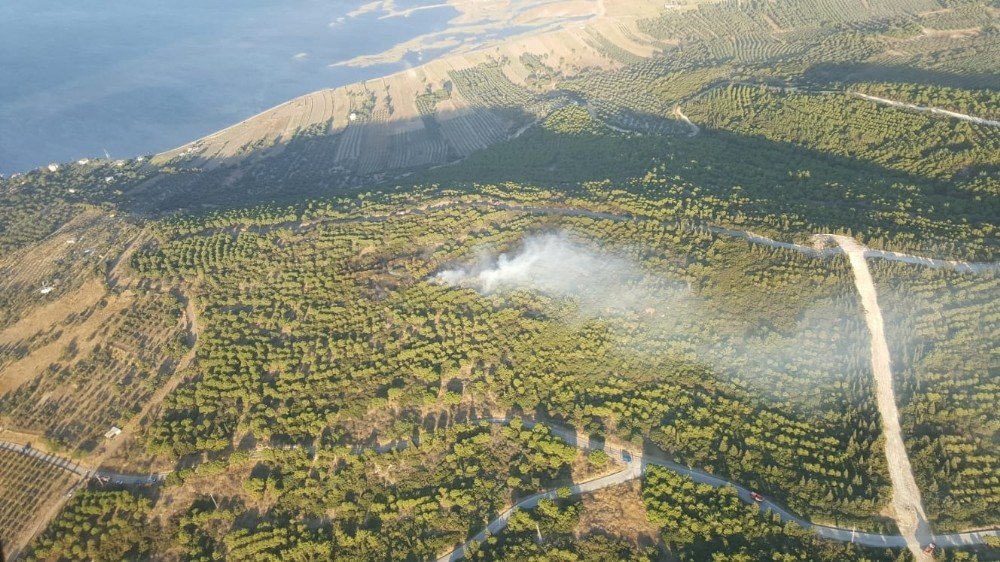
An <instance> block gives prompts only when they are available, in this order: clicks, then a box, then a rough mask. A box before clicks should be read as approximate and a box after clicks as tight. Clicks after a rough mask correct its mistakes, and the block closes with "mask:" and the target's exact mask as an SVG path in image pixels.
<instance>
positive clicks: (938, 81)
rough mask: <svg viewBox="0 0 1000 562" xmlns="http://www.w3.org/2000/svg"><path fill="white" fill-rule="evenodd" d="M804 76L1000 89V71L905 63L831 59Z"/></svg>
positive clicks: (820, 80) (809, 79) (819, 79)
mask: <svg viewBox="0 0 1000 562" xmlns="http://www.w3.org/2000/svg"><path fill="white" fill-rule="evenodd" d="M803 78H804V79H805V80H806V81H807V82H815V83H820V84H826V83H830V82H839V83H845V84H854V83H858V82H895V83H901V84H922V85H930V86H947V87H952V88H970V89H977V88H987V89H993V90H995V89H997V84H1000V74H997V73H991V72H966V73H961V74H959V73H956V72H948V71H944V70H932V69H926V68H915V67H912V66H904V65H891V64H876V63H870V62H828V63H820V64H815V65H813V66H811V67H809V68H808V69H807V70H806V71H805V72H804V73H803Z"/></svg>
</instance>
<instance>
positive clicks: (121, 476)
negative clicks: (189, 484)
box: [0, 441, 170, 486]
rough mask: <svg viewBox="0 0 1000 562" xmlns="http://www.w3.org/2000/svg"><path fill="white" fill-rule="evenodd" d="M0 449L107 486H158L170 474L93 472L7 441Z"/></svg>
mask: <svg viewBox="0 0 1000 562" xmlns="http://www.w3.org/2000/svg"><path fill="white" fill-rule="evenodd" d="M0 449H6V450H8V451H13V452H15V453H20V454H22V455H27V456H29V457H32V458H35V459H38V460H40V461H44V462H47V463H49V464H51V465H53V466H55V467H57V468H61V469H63V470H66V471H68V472H72V473H73V474H76V475H78V476H80V477H81V478H96V479H98V480H100V481H102V482H104V481H106V482H107V483H108V484H118V485H127V486H137V485H143V484H158V483H160V482H163V481H164V480H166V478H167V476H168V475H169V474H170V473H169V472H161V473H157V474H127V473H121V472H115V471H112V470H104V469H100V468H99V469H97V470H93V469H92V468H90V467H88V466H85V465H82V464H80V463H78V462H76V461H74V460H71V459H67V458H64V457H60V456H58V455H53V454H50V453H46V452H44V451H40V450H38V449H35V448H30V449H26V448H25V447H24V445H21V444H20V443H11V442H9V441H0Z"/></svg>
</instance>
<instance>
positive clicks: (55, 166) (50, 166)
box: [48, 164, 59, 172]
mask: <svg viewBox="0 0 1000 562" xmlns="http://www.w3.org/2000/svg"><path fill="white" fill-rule="evenodd" d="M48 169H49V171H50V172H55V171H56V170H58V169H59V164H49V165H48Z"/></svg>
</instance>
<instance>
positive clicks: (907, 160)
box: [0, 0, 1000, 561]
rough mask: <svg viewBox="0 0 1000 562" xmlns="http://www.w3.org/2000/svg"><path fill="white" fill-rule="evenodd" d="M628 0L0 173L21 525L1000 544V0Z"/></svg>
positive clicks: (705, 552)
mask: <svg viewBox="0 0 1000 562" xmlns="http://www.w3.org/2000/svg"><path fill="white" fill-rule="evenodd" d="M607 4H608V6H607V13H606V14H605V15H604V16H603V17H599V18H595V19H594V20H593V21H586V22H581V23H580V25H579V26H574V27H573V28H572V29H559V30H553V31H551V32H550V33H546V34H543V35H539V36H530V37H523V36H518V37H512V38H511V39H510V41H508V42H503V43H502V44H501V45H499V46H496V47H494V48H491V49H487V50H484V51H477V52H475V53H469V54H466V55H463V56H462V57H461V58H456V59H454V60H452V61H450V62H448V64H447V65H445V64H443V63H432V64H429V65H425V66H421V67H418V68H415V69H414V70H413V71H412V73H411V74H405V73H404V74H400V75H394V76H392V77H387V78H386V80H384V81H370V82H366V83H362V84H356V85H352V86H350V87H346V88H338V89H336V90H326V91H323V92H318V93H316V94H312V95H310V96H307V97H304V98H299V99H297V100H293V101H291V102H289V103H288V104H284V105H282V106H279V107H278V108H275V109H273V110H271V111H270V112H267V113H265V114H264V117H261V118H254V119H251V120H249V121H247V122H244V123H242V124H239V125H237V126H235V127H233V128H231V129H227V130H225V131H221V132H219V133H218V134H216V135H212V136H209V137H206V138H205V139H201V140H198V141H194V142H192V143H191V144H189V145H186V146H185V147H182V148H181V149H178V150H177V151H172V152H170V153H165V154H162V155H156V156H155V157H152V158H134V159H129V160H120V161H109V160H103V159H95V160H92V161H89V162H86V163H76V164H63V165H59V166H54V167H52V168H51V169H49V168H45V169H41V170H36V171H32V172H29V173H26V174H23V175H18V176H16V177H11V178H6V179H0V271H2V272H3V273H4V276H3V279H0V287H2V290H0V441H2V442H3V443H4V444H5V447H4V448H2V449H0V491H2V492H3V493H2V494H0V527H2V533H0V539H3V541H4V548H6V550H5V552H4V554H5V555H8V556H10V555H12V554H13V555H15V556H17V557H18V558H19V559H22V558H23V559H30V560H78V559H93V560H118V559H122V558H126V559H158V560H160V559H162V560H299V559H301V560H306V559H309V560H312V559H334V560H345V561H346V560H435V559H438V558H442V559H448V558H449V557H457V556H458V555H459V553H460V554H462V555H464V556H466V557H467V558H469V559H473V560H595V561H596V560H618V559H635V560H707V559H715V560H872V561H875V560H887V561H888V560H905V559H917V560H921V559H932V557H933V559H939V560H996V559H1000V551H998V550H997V548H998V540H1000V539H998V538H997V536H998V531H997V529H998V527H1000V450H998V447H997V443H998V435H997V431H998V429H1000V427H998V425H997V417H996V413H995V410H996V405H997V403H998V400H997V397H998V384H1000V378H998V377H1000V355H998V353H997V349H998V348H1000V345H998V340H1000V329H998V326H1000V310H998V304H997V303H1000V281H998V274H1000V267H998V266H997V264H996V262H998V261H1000V257H998V249H1000V244H998V230H997V229H998V224H997V217H998V216H1000V203H998V201H1000V199H998V195H1000V122H997V121H996V120H997V119H998V115H997V108H996V102H997V99H998V95H1000V94H998V90H997V84H1000V80H998V79H997V78H998V71H997V68H996V60H997V53H998V50H997V38H998V27H997V14H998V8H997V6H995V5H994V4H991V3H988V2H980V1H976V0H962V1H948V2H938V1H936V0H886V1H878V2H876V1H875V0H867V1H866V0H858V1H854V0H814V1H813V0H811V1H808V2H800V1H790V0H789V1H780V0H779V1H777V2H757V1H749V2H748V1H742V2H730V1H725V2H708V3H692V4H684V5H667V6H655V7H653V8H651V7H649V6H648V5H647V4H646V3H642V2H635V3H634V4H635V6H633V5H632V3H629V2H625V3H622V4H621V5H617V6H611V2H610V1H609V2H607ZM640 5H641V7H642V9H641V10H640V9H639V8H638V7H639V6H640ZM827 234H834V235H838V236H840V237H841V238H829V237H824V236H823V235H827ZM818 235H819V237H817V236H818ZM838 240H839V241H840V242H837V241H838ZM845 241H849V242H850V243H851V244H855V246H850V245H849V244H848V242H845ZM838 244H839V245H838ZM852 247H856V248H857V252H856V253H853V254H852V253H851V250H850V248H852ZM859 261H860V264H859V263H858V262H859ZM861 265H863V266H864V267H860V266H861ZM869 270H870V272H869ZM866 275H867V276H868V277H870V278H868V279H866ZM869 288H870V290H871V294H869V293H866V292H865V291H866V290H868V289H869ZM875 293H877V303H876V306H879V307H880V308H879V309H878V310H872V307H871V301H872V300H873V299H871V298H870V297H872V296H873V295H874V294H875ZM876 315H877V318H876ZM876 320H877V321H876ZM880 337H884V340H885V342H886V347H887V353H888V365H890V366H891V373H890V377H891V379H890V381H889V382H890V384H889V390H891V391H893V392H894V394H892V400H893V402H892V404H894V405H895V406H897V407H898V409H899V412H900V416H899V421H900V427H901V432H902V435H901V438H902V440H903V446H904V453H906V454H904V455H903V456H904V457H906V458H904V459H902V460H905V461H906V463H907V465H908V466H911V467H912V476H913V478H914V479H915V481H916V484H917V486H918V487H919V497H918V498H916V501H917V504H918V505H919V506H920V507H921V510H922V511H921V512H920V513H919V514H918V515H919V517H920V518H921V519H920V521H919V523H920V525H919V527H918V526H917V525H916V523H914V528H916V531H914V530H912V529H910V528H908V527H906V526H905V525H906V524H907V521H906V516H907V514H905V513H900V512H899V511H898V510H896V509H895V508H893V506H894V505H898V504H897V503H893V502H894V498H896V496H895V494H897V492H898V489H899V484H898V479H895V478H894V474H895V473H894V469H895V468H897V467H898V466H900V465H901V460H900V459H898V458H893V457H892V456H891V455H890V456H887V451H890V449H889V448H887V440H888V439H890V437H891V436H890V435H889V434H888V433H887V429H886V428H887V424H886V423H885V422H886V420H885V419H884V415H885V412H886V410H885V407H884V398H885V396H886V395H885V385H880V379H879V378H878V376H879V374H880V372H879V363H878V359H879V357H878V353H879V352H878V349H879V347H878V341H879V338H880ZM890 429H891V428H890ZM114 430H118V433H116V432H115V431H114ZM595 482H596V483H597V484H594V483H595ZM587 484H589V485H591V486H593V489H583V488H580V486H583V485H587ZM751 491H752V492H753V493H754V494H755V495H750V492H751ZM896 499H898V498H896ZM518 504H520V507H522V508H523V509H515V510H513V511H512V512H511V513H507V509H508V508H511V507H512V506H515V505H518ZM508 516H509V519H508V518H507V517H508ZM498 521H499V522H500V523H499V524H498V523H497V522H498ZM489 525H498V526H491V527H488V526H489ZM484 528H489V529H490V532H489V533H487V534H485V535H482V536H481V539H482V540H480V539H479V538H477V533H480V531H482V530H483V529H484ZM979 531H982V532H979ZM859 537H860V538H859ZM856 538H858V540H855V539H856ZM469 539H475V540H472V541H470V540H469ZM932 541H933V542H935V543H936V545H937V546H938V547H939V548H938V549H937V550H934V549H933V548H932V549H931V550H932V551H934V552H933V553H931V554H925V553H923V549H924V548H925V547H927V546H928V545H929V543H930V542H932ZM456 548H458V549H459V550H455V549H456ZM453 553H454V554H453Z"/></svg>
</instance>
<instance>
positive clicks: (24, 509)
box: [0, 447, 79, 555]
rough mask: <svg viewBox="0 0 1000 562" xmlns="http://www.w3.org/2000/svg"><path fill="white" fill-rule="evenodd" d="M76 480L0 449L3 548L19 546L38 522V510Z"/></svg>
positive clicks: (48, 465)
mask: <svg viewBox="0 0 1000 562" xmlns="http://www.w3.org/2000/svg"><path fill="white" fill-rule="evenodd" d="M78 479H79V477H78V476H77V475H76V474H73V473H72V472H68V471H66V470H63V469H61V468H58V467H55V466H53V465H51V464H49V463H47V462H45V461H42V460H39V459H36V458H33V457H30V456H26V455H22V454H21V453H19V452H16V451H11V450H8V449H5V448H3V447H0V543H2V544H3V545H4V547H5V548H9V547H11V546H14V545H18V544H20V543H21V541H22V540H23V539H24V534H25V533H28V532H31V531H32V530H33V528H34V525H35V524H36V523H37V522H38V521H37V519H36V517H35V516H36V515H37V514H38V513H39V511H40V510H41V509H43V508H44V507H45V506H46V505H47V504H49V503H50V502H52V501H53V500H55V499H56V498H59V497H61V496H63V495H64V494H66V493H67V492H68V491H69V489H70V488H71V487H72V486H73V485H74V484H75V483H76V482H77V481H78ZM9 553H10V551H9V550H5V552H4V554H5V555H6V554H9Z"/></svg>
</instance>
